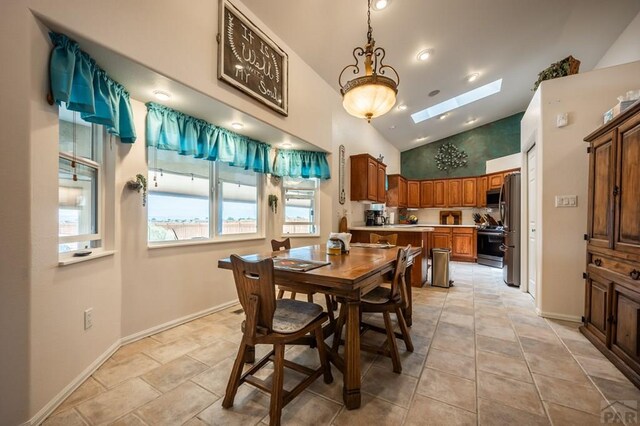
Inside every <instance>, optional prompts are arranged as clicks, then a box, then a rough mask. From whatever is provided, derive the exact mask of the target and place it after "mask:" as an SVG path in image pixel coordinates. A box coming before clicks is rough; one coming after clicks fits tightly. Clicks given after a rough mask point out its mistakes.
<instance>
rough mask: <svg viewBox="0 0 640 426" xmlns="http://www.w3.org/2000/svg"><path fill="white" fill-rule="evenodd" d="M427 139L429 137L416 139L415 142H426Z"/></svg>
mask: <svg viewBox="0 0 640 426" xmlns="http://www.w3.org/2000/svg"><path fill="white" fill-rule="evenodd" d="M427 139H429V136H420V137H419V138H417V139H416V142H422V141H426V140H427Z"/></svg>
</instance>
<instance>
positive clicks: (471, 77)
mask: <svg viewBox="0 0 640 426" xmlns="http://www.w3.org/2000/svg"><path fill="white" fill-rule="evenodd" d="M478 77H480V73H477V72H474V73H473V74H469V75H468V76H467V81H468V82H469V83H473V82H474V81H476V80H477V79H478Z"/></svg>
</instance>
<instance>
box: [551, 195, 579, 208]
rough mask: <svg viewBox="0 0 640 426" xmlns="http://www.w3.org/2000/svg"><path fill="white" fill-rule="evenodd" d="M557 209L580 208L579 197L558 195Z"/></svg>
mask: <svg viewBox="0 0 640 426" xmlns="http://www.w3.org/2000/svg"><path fill="white" fill-rule="evenodd" d="M555 201H556V207H578V196H577V195H556V199H555Z"/></svg>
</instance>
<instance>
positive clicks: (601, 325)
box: [585, 274, 612, 344]
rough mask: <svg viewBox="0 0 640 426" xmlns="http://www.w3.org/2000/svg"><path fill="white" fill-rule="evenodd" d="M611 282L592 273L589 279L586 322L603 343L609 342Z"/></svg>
mask: <svg viewBox="0 0 640 426" xmlns="http://www.w3.org/2000/svg"><path fill="white" fill-rule="evenodd" d="M611 284H612V283H611V282H610V281H607V280H606V279H605V278H603V277H601V276H598V275H595V274H591V277H590V278H589V279H588V280H587V293H586V301H585V313H586V315H585V323H586V327H587V328H588V329H589V331H590V332H592V333H593V335H594V336H595V337H597V338H598V339H599V340H600V341H602V343H605V344H608V334H609V320H608V319H609V317H610V316H611V312H610V309H609V306H610V300H609V299H610V296H611Z"/></svg>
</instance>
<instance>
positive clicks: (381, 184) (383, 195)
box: [377, 162, 387, 203]
mask: <svg viewBox="0 0 640 426" xmlns="http://www.w3.org/2000/svg"><path fill="white" fill-rule="evenodd" d="M377 195H378V202H379V203H384V202H385V201H387V166H386V165H384V164H382V163H380V162H379V163H378V194H377Z"/></svg>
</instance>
